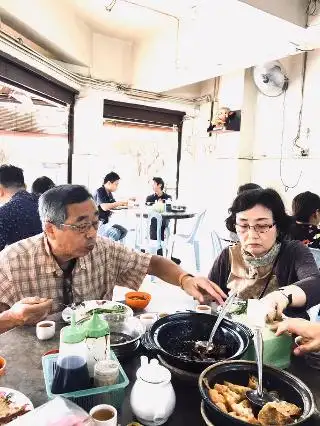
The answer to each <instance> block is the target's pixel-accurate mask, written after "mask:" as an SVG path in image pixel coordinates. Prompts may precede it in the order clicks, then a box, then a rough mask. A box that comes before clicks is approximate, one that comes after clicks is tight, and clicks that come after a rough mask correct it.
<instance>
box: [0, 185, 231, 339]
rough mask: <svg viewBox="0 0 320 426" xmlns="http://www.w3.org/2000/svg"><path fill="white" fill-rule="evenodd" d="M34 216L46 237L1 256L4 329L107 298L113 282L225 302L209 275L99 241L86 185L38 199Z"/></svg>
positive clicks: (93, 206) (64, 188)
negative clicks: (157, 283) (150, 280)
mask: <svg viewBox="0 0 320 426" xmlns="http://www.w3.org/2000/svg"><path fill="white" fill-rule="evenodd" d="M39 213H40V218H41V221H42V225H43V229H44V233H43V234H40V235H36V236H34V237H30V238H27V239H25V240H23V241H19V242H17V243H15V244H13V245H11V246H10V247H7V248H6V249H5V250H4V251H3V252H1V253H0V306H1V308H2V309H1V310H2V311H3V310H4V312H2V313H1V314H0V330H1V331H3V330H7V329H10V328H12V327H14V326H15V325H19V324H24V323H26V324H27V323H28V324H29V323H35V322H37V321H39V320H41V319H42V318H43V317H45V316H46V315H47V314H48V312H49V311H50V309H51V307H52V311H53V312H58V311H61V310H62V309H63V308H64V307H65V306H66V305H69V304H70V303H73V302H75V303H79V302H81V301H83V300H88V299H111V297H112V292H113V288H114V286H115V285H116V284H118V285H121V286H126V287H129V288H132V289H134V290H137V289H138V288H139V286H140V285H141V283H142V281H143V279H144V277H145V275H146V274H151V275H155V276H157V277H159V278H161V279H162V280H164V281H167V282H168V283H171V284H174V285H179V286H180V287H181V288H183V290H184V291H186V292H187V293H188V294H190V295H192V296H194V297H195V298H197V299H198V300H200V301H202V300H203V293H208V294H209V295H210V296H211V297H212V299H214V300H216V301H217V302H218V303H222V302H223V298H225V297H226V296H225V294H224V293H223V292H222V291H221V290H220V288H219V287H218V286H217V285H215V284H214V283H212V282H210V281H209V280H208V279H207V278H201V277H193V276H192V275H190V274H188V273H187V272H185V271H183V270H182V269H181V268H180V267H179V266H177V265H176V264H175V263H173V262H171V261H169V260H167V259H165V258H163V257H161V256H151V255H149V254H146V253H138V252H135V251H132V250H129V249H128V248H126V247H125V246H123V245H121V244H119V243H116V242H114V241H112V240H109V239H107V238H103V237H97V229H98V226H99V213H98V209H97V206H96V204H95V202H94V201H93V199H92V196H91V194H90V193H89V192H88V191H87V189H86V188H85V187H83V186H80V185H61V186H57V187H55V188H52V189H50V190H48V191H47V192H45V193H44V194H43V195H42V196H41V197H40V199H39ZM10 307H11V308H10ZM1 324H2V325H1Z"/></svg>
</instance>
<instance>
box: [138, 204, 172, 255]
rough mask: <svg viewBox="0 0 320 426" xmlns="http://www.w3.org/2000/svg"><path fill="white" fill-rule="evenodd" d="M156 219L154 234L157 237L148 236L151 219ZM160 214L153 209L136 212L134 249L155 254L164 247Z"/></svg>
mask: <svg viewBox="0 0 320 426" xmlns="http://www.w3.org/2000/svg"><path fill="white" fill-rule="evenodd" d="M153 219H155V220H156V221H157V230H156V235H157V239H156V240H152V239H151V238H150V226H151V221H152V220H153ZM161 226H162V216H161V214H160V213H157V212H155V211H149V212H144V211H141V212H140V213H138V214H137V223H136V235H135V245H134V246H135V249H136V250H144V251H145V252H147V253H152V254H157V251H158V250H160V249H164V248H165V241H162V240H161Z"/></svg>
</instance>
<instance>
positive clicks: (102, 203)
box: [95, 188, 128, 211]
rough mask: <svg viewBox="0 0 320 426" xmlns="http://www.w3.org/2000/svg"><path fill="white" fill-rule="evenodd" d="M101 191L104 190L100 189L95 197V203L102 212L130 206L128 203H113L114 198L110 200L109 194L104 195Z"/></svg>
mask: <svg viewBox="0 0 320 426" xmlns="http://www.w3.org/2000/svg"><path fill="white" fill-rule="evenodd" d="M101 189H102V188H99V189H98V191H97V193H96V195H95V202H96V204H97V205H98V206H99V207H100V208H101V209H102V210H104V211H108V210H112V209H115V208H117V207H120V206H125V205H127V204H128V202H127V201H115V200H113V201H112V198H111V200H109V199H108V195H107V193H106V192H104V193H103V192H102V191H101Z"/></svg>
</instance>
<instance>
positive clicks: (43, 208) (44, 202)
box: [39, 185, 92, 228]
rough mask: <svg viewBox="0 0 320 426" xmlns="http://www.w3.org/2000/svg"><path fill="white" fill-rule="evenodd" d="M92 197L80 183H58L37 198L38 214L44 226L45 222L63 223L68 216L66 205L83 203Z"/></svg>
mask: <svg viewBox="0 0 320 426" xmlns="http://www.w3.org/2000/svg"><path fill="white" fill-rule="evenodd" d="M90 198H92V195H91V194H90V192H89V191H88V190H87V188H86V187H84V186H82V185H59V186H55V187H54V188H51V189H49V190H48V191H46V192H44V193H43V194H42V195H41V197H40V198H39V215H40V219H41V222H42V227H43V228H44V226H45V223H46V222H51V223H53V224H54V225H60V224H62V223H64V222H65V221H66V219H67V217H68V214H67V206H68V205H70V204H76V203H83V202H84V201H87V200H89V199H90Z"/></svg>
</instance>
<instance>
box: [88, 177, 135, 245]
mask: <svg viewBox="0 0 320 426" xmlns="http://www.w3.org/2000/svg"><path fill="white" fill-rule="evenodd" d="M119 181H120V176H119V175H118V173H116V172H110V173H108V174H107V175H106V176H105V177H104V180H103V185H102V186H100V188H98V189H97V191H96V193H95V195H94V200H95V202H96V204H97V206H98V210H99V219H100V227H99V230H98V235H101V236H102V237H108V238H111V239H113V240H115V241H118V240H122V239H123V238H124V237H125V236H126V235H127V232H128V231H127V230H126V229H125V228H124V227H123V226H121V225H117V224H114V225H110V224H109V223H108V222H109V220H110V217H111V215H112V214H113V213H112V211H111V210H112V209H115V208H118V207H122V206H127V205H128V201H116V200H115V199H114V198H113V192H115V191H116V190H117V189H118V185H119Z"/></svg>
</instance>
